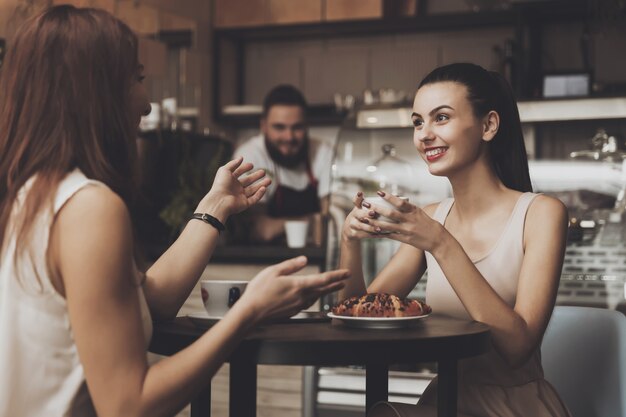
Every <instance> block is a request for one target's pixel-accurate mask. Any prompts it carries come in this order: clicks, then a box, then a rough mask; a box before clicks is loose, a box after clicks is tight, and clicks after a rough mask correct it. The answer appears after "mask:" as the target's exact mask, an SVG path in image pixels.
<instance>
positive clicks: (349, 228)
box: [341, 191, 379, 242]
mask: <svg viewBox="0 0 626 417" xmlns="http://www.w3.org/2000/svg"><path fill="white" fill-rule="evenodd" d="M352 202H353V203H354V208H353V209H352V211H351V212H350V213H349V214H348V217H346V220H345V221H344V222H343V228H342V230H341V234H342V237H343V239H344V241H347V242H351V241H358V240H360V239H366V238H372V237H379V236H378V234H377V233H376V232H375V231H374V229H373V228H372V227H370V226H369V225H368V221H369V216H368V213H369V212H370V207H371V206H370V204H369V203H368V202H367V201H363V193H362V192H361V191H359V192H358V193H356V196H354V199H353V200H352Z"/></svg>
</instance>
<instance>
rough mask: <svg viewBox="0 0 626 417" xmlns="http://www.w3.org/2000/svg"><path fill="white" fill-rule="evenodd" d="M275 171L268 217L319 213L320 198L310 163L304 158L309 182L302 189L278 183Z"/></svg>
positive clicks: (278, 179)
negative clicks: (273, 190) (273, 188)
mask: <svg viewBox="0 0 626 417" xmlns="http://www.w3.org/2000/svg"><path fill="white" fill-rule="evenodd" d="M275 172H276V192H275V193H274V195H273V196H272V198H271V199H270V202H269V204H268V208H267V209H268V210H267V212H268V214H269V215H270V217H300V216H306V215H307V214H313V213H319V212H320V210H321V205H320V199H319V197H318V196H317V182H318V181H317V179H316V178H315V177H314V176H313V172H312V171H311V163H310V162H309V159H308V158H307V160H306V174H307V176H308V177H309V184H308V185H307V187H306V188H305V189H304V190H295V189H293V188H291V187H287V186H284V185H282V184H281V183H280V178H279V177H278V169H276V170H275Z"/></svg>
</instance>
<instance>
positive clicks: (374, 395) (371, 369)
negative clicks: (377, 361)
mask: <svg viewBox="0 0 626 417" xmlns="http://www.w3.org/2000/svg"><path fill="white" fill-rule="evenodd" d="M388 393H389V367H388V366H387V365H372V364H369V365H366V366H365V410H366V413H367V411H369V409H370V408H371V407H372V406H373V405H374V404H376V403H377V402H378V401H387V396H388Z"/></svg>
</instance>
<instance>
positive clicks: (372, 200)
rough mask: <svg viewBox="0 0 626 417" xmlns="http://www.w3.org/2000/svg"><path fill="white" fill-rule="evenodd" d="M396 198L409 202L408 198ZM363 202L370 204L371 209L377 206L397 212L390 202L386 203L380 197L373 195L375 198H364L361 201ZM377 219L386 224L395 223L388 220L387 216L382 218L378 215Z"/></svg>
mask: <svg viewBox="0 0 626 417" xmlns="http://www.w3.org/2000/svg"><path fill="white" fill-rule="evenodd" d="M398 198H401V199H402V200H404V201H409V198H408V197H398ZM363 201H367V202H368V203H370V204H371V205H372V208H373V206H378V207H386V208H390V209H392V210H397V208H396V207H395V206H394V205H393V204H391V203H390V202H388V201H387V200H385V199H384V198H382V197H380V196H377V195H375V196H371V197H365V198H364V199H363ZM378 219H379V220H380V221H383V222H387V223H397V222H396V221H394V220H392V219H390V218H389V217H387V216H383V215H382V214H380V213H379V215H378Z"/></svg>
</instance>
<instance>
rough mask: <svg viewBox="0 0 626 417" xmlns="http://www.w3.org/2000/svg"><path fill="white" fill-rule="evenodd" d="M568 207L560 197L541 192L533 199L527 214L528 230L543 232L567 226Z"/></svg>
mask: <svg viewBox="0 0 626 417" xmlns="http://www.w3.org/2000/svg"><path fill="white" fill-rule="evenodd" d="M568 221H569V218H568V213H567V207H565V204H563V203H562V202H561V201H560V200H559V199H557V198H554V197H550V196H547V195H543V194H540V195H538V196H537V197H535V199H534V200H533V201H532V203H531V204H530V207H529V208H528V213H527V215H526V230H527V231H530V232H531V234H533V235H534V234H543V233H545V232H549V233H551V232H554V231H555V230H563V229H566V228H567V224H568Z"/></svg>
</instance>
